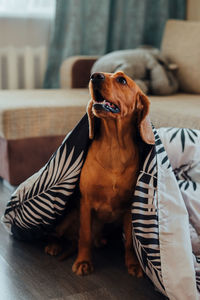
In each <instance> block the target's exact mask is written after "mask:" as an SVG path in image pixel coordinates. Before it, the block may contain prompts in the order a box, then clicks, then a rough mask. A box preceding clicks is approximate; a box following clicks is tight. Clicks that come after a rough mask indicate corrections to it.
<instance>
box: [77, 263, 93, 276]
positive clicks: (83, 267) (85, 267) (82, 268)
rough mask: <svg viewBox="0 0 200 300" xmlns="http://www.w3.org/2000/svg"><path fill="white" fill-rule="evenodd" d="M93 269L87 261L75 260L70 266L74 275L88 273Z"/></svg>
mask: <svg viewBox="0 0 200 300" xmlns="http://www.w3.org/2000/svg"><path fill="white" fill-rule="evenodd" d="M93 270H94V268H93V265H92V263H91V262H89V261H77V262H75V263H74V264H73V266H72V271H73V272H74V273H75V274H76V275H88V274H90V273H92V272H93Z"/></svg>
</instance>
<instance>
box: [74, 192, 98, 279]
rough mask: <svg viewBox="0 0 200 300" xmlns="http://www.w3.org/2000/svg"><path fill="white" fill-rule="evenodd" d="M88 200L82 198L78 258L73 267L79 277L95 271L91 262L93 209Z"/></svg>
mask: <svg viewBox="0 0 200 300" xmlns="http://www.w3.org/2000/svg"><path fill="white" fill-rule="evenodd" d="M87 200H88V199H85V198H82V199H81V203H80V231H79V245H78V257H77V259H76V261H75V262H74V264H73V266H72V271H73V272H74V273H76V274H77V275H87V274H89V273H91V272H92V271H93V266H92V262H91V246H92V230H91V208H90V204H89V201H87Z"/></svg>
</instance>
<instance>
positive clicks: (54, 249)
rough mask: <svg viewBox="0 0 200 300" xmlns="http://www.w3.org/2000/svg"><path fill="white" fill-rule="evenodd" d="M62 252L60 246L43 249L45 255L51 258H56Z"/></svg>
mask: <svg viewBox="0 0 200 300" xmlns="http://www.w3.org/2000/svg"><path fill="white" fill-rule="evenodd" d="M61 251H62V247H61V246H60V245H56V244H55V245H47V246H46V247H45V249H44V252H45V253H46V254H49V255H51V256H56V255H58V254H59V253H60V252H61Z"/></svg>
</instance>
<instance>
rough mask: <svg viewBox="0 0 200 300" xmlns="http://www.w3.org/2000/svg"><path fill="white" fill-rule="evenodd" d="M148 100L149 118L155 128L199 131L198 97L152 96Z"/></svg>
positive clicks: (199, 99)
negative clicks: (149, 102) (179, 128)
mask: <svg viewBox="0 0 200 300" xmlns="http://www.w3.org/2000/svg"><path fill="white" fill-rule="evenodd" d="M150 100H151V108H150V116H151V120H152V122H153V124H154V126H155V127H156V128H159V127H183V128H195V129H200V118H199V113H200V95H194V94H175V95H171V96H163V97H158V96H152V97H150Z"/></svg>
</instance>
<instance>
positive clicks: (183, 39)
mask: <svg viewBox="0 0 200 300" xmlns="http://www.w3.org/2000/svg"><path fill="white" fill-rule="evenodd" d="M161 50H162V52H163V54H164V55H166V57H167V58H168V59H170V60H171V61H172V62H174V63H176V64H177V65H178V67H179V69H178V71H177V76H178V80H179V83H180V89H181V91H183V92H187V93H200V67H199V66H200V22H190V21H180V20H169V21H168V22H167V24H166V27H165V32H164V37H163V41H162V46H161Z"/></svg>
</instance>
